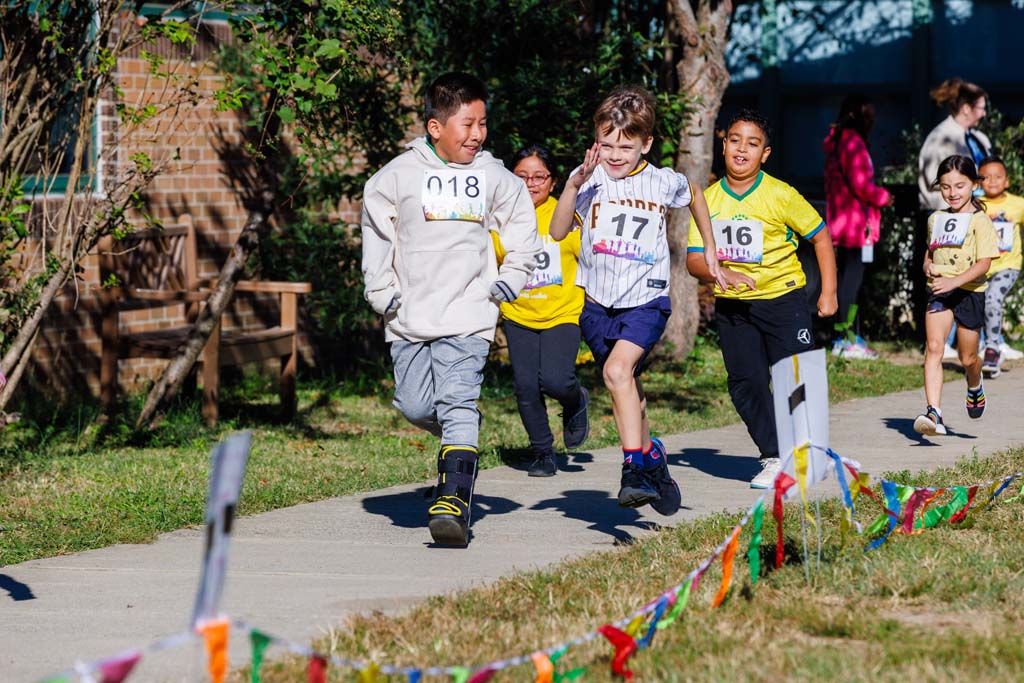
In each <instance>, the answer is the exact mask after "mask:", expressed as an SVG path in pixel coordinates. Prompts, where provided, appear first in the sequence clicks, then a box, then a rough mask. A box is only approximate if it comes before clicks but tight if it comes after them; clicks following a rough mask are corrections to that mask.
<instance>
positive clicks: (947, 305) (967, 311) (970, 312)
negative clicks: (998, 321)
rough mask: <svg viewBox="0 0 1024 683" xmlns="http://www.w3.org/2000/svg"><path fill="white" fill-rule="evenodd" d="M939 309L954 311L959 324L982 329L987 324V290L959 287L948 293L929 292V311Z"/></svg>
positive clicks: (937, 310) (967, 327)
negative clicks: (975, 290)
mask: <svg viewBox="0 0 1024 683" xmlns="http://www.w3.org/2000/svg"><path fill="white" fill-rule="evenodd" d="M939 311H953V319H954V320H956V324H957V325H959V326H960V327H963V328H966V329H968V330H980V329H981V328H982V326H983V325H984V324H985V292H972V291H970V290H966V289H960V288H957V289H954V290H953V291H952V292H948V293H946V294H929V295H928V312H929V313H938V312H939Z"/></svg>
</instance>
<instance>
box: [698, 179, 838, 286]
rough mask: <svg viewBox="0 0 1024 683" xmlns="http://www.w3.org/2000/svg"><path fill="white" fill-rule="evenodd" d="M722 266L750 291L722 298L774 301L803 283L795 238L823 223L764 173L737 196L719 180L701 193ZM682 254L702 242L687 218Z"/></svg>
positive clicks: (796, 195)
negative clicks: (750, 284) (749, 282)
mask: <svg viewBox="0 0 1024 683" xmlns="http://www.w3.org/2000/svg"><path fill="white" fill-rule="evenodd" d="M704 197H705V198H706V199H707V202H708V211H709V213H710V214H711V223H712V225H713V226H714V231H715V242H716V246H717V247H718V259H719V261H721V263H722V266H723V267H726V268H728V269H730V270H733V271H735V272H738V273H743V274H745V275H748V276H750V277H751V278H752V279H753V280H754V285H755V287H756V289H748V288H746V287H744V288H743V289H742V290H741V291H736V290H734V289H730V290H728V291H725V292H723V291H722V290H721V289H720V288H719V287H718V286H717V285H715V296H716V297H722V298H723V299H743V300H748V299H749V300H755V299H775V298H778V297H780V296H782V295H783V294H785V293H786V292H790V291H793V290H795V289H799V288H800V287H803V286H804V285H805V284H807V278H806V277H804V271H803V268H801V266H800V260H799V259H798V258H797V256H796V248H797V239H798V238H800V237H803V238H804V239H809V238H811V237H813V236H814V235H815V234H816V233H817V232H818V231H819V230H821V229H822V228H824V227H825V221H823V220H822V219H821V215H820V214H818V212H817V211H815V209H814V207H813V206H811V205H810V204H809V203H808V202H807V200H806V199H804V198H803V196H802V195H801V194H800V193H799V192H797V191H796V190H795V189H793V187H791V186H790V185H788V184H786V183H784V182H782V181H781V180H778V179H777V178H773V177H772V176H770V175H768V174H767V173H765V172H764V171H761V172H760V173H758V176H757V180H755V181H754V184H753V185H752V186H751V187H750V189H749V190H747V191H746V192H744V193H743V194H742V195H738V194H736V193H735V192H733V191H732V190H731V189H730V188H729V186H728V185H727V184H726V182H725V178H722V179H721V180H720V181H718V182H717V183H714V184H712V185H710V186H709V187H708V188H707V189H706V190H704ZM686 250H687V251H688V252H691V251H693V252H703V251H704V240H703V239H702V238H701V236H700V232H699V231H698V230H697V223H696V222H695V221H693V220H692V219H691V221H690V235H689V238H688V240H687V247H686Z"/></svg>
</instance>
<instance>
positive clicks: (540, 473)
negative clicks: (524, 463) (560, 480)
mask: <svg viewBox="0 0 1024 683" xmlns="http://www.w3.org/2000/svg"><path fill="white" fill-rule="evenodd" d="M556 474H558V470H555V471H553V472H548V471H547V470H529V471H528V472H527V473H526V476H528V477H553V476H555V475H556Z"/></svg>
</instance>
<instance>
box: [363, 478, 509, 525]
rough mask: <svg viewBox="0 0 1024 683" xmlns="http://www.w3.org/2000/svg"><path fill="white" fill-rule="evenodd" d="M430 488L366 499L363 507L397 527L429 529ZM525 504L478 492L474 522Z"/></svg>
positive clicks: (474, 501) (474, 497)
mask: <svg viewBox="0 0 1024 683" xmlns="http://www.w3.org/2000/svg"><path fill="white" fill-rule="evenodd" d="M430 489H431V487H429V486H424V487H422V488H418V489H416V490H415V491H406V492H405V493H395V494H389V495H385V496H373V497H371V498H364V499H363V509H364V510H366V511H367V512H369V513H370V514H371V515H381V516H384V517H389V518H390V519H391V523H392V524H394V525H395V526H400V527H403V528H405V529H419V528H422V529H423V530H424V531H425V530H426V528H427V508H428V507H429V506H430V504H429V503H428V501H427V499H426V497H425V495H426V493H427V492H428V491H429V490H430ZM521 507H522V505H521V504H520V503H517V502H515V501H512V500H509V499H508V498H500V497H498V496H488V495H483V494H479V493H474V494H473V520H472V523H473V524H476V523H477V522H479V521H480V520H481V519H483V518H484V517H486V516H487V515H503V514H506V513H509V512H512V511H513V510H516V509H518V508H521Z"/></svg>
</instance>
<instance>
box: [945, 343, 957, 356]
mask: <svg viewBox="0 0 1024 683" xmlns="http://www.w3.org/2000/svg"><path fill="white" fill-rule="evenodd" d="M942 357H943V358H953V359H956V358H959V357H960V354H959V353H957V352H956V349H954V348H953V347H952V346H950V345H949V344H946V348H945V349H944V350H943V351H942Z"/></svg>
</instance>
